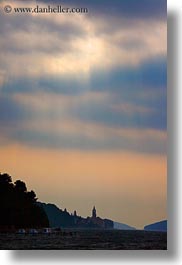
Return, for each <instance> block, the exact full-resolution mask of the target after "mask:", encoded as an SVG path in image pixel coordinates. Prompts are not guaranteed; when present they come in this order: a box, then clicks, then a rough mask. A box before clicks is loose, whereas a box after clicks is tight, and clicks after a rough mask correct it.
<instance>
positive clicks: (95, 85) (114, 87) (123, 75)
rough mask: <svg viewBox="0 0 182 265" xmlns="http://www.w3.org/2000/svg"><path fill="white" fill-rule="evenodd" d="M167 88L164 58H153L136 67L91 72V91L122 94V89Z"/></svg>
mask: <svg viewBox="0 0 182 265" xmlns="http://www.w3.org/2000/svg"><path fill="white" fill-rule="evenodd" d="M166 86H167V63H166V58H164V57H161V58H160V57H159V58H153V59H151V60H149V61H146V62H144V63H143V64H141V65H138V66H133V67H132V66H130V67H129V66H128V67H127V66H125V67H117V68H115V69H114V68H113V69H112V70H110V71H105V72H104V71H98V70H96V71H93V72H92V74H91V87H92V89H93V90H101V91H102V90H103V91H106V90H109V91H118V92H122V91H123V89H124V90H125V89H131V90H137V91H138V90H140V89H145V90H146V89H158V88H159V87H162V88H166Z"/></svg>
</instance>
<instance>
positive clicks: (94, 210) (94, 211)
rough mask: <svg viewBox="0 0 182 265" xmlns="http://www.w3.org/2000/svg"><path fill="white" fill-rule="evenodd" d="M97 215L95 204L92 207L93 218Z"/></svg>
mask: <svg viewBox="0 0 182 265" xmlns="http://www.w3.org/2000/svg"><path fill="white" fill-rule="evenodd" d="M96 217H97V212H96V209H95V206H94V207H93V209H92V218H96Z"/></svg>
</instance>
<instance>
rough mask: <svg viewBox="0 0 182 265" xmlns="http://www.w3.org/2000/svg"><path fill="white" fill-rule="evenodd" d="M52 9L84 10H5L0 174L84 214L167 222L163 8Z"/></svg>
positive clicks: (125, 3) (160, 4)
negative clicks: (8, 175)
mask: <svg viewBox="0 0 182 265" xmlns="http://www.w3.org/2000/svg"><path fill="white" fill-rule="evenodd" d="M5 4H7V1H2V2H1V3H0V9H1V10H3V7H4V6H5ZM8 4H10V5H11V6H12V7H13V8H14V7H35V6H36V5H37V4H38V5H39V6H41V7H46V6H47V5H48V4H49V1H46V0H44V1H43V0H42V1H26V2H25V1H8ZM57 4H61V5H62V6H63V7H84V8H88V11H89V12H88V13H86V14H79V13H77V14H75V13H73V14H70V13H69V14H63V13H61V14H58V13H57V14H56V13H54V14H53V13H52V14H49V13H46V14H45V13H44V14H41V13H38V14H35V13H26V14H22V13H21V14H15V13H13V12H12V13H10V14H6V13H4V12H2V11H1V16H0V34H1V40H0V51H1V53H0V170H1V172H7V173H9V174H10V175H11V176H12V177H13V180H14V181H15V180H16V179H21V180H23V181H25V182H26V184H27V187H28V189H33V190H34V191H35V192H36V194H37V197H38V198H39V200H40V201H43V202H51V203H55V204H56V205H57V206H58V207H60V208H62V209H64V208H65V207H66V208H67V210H68V211H70V212H73V211H74V210H75V209H76V210H77V212H78V214H79V215H82V216H84V217H86V216H89V215H90V214H91V209H92V207H93V205H95V206H96V208H97V213H98V215H99V216H100V217H102V218H105V217H107V218H110V219H112V220H114V221H117V222H122V223H126V224H128V225H132V226H135V227H137V228H143V226H144V225H146V224H149V223H152V222H156V221H160V220H163V219H166V218H167V213H166V209H167V202H166V200H167V155H166V142H167V107H166V101H167V99H166V98H167V76H166V75H167V73H166V70H167V13H166V12H167V11H166V1H165V0H153V1H151V0H139V1H134V0H120V1H119V0H113V1H108V0H106V1H99V2H98V1H94V0H93V1H89V0H85V1H82V0H78V1H77V0H76V1H73V0H67V1H58V0H54V1H51V6H53V5H57Z"/></svg>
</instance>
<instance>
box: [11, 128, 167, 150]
mask: <svg viewBox="0 0 182 265" xmlns="http://www.w3.org/2000/svg"><path fill="white" fill-rule="evenodd" d="M101 136H103V137H101ZM11 137H12V139H14V140H16V141H18V142H21V143H23V144H25V145H27V146H35V147H42V148H51V149H52V148H54V149H72V150H74V149H79V150H87V151H91V150H95V151H96V150H121V149H122V150H123V149H124V150H129V151H137V152H140V153H151V154H152V153H158V154H164V153H165V152H166V143H165V139H162V140H161V139H155V137H154V138H150V137H149V138H145V139H142V138H139V139H137V140H136V139H133V138H132V137H131V138H130V137H127V136H125V137H119V136H115V135H111V136H110V137H109V138H105V136H104V134H103V135H100V137H99V138H98V139H96V138H95V139H92V138H90V137H88V136H87V135H85V134H84V132H83V133H79V134H74V133H73V134H66V133H61V132H59V133H57V132H51V133H50V132H46V131H44V130H42V131H40V130H39V131H36V130H24V129H21V130H14V131H12V133H11Z"/></svg>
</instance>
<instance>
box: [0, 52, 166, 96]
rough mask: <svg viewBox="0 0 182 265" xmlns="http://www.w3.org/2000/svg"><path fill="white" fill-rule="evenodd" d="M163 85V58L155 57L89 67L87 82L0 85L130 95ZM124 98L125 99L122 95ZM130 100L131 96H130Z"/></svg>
mask: <svg viewBox="0 0 182 265" xmlns="http://www.w3.org/2000/svg"><path fill="white" fill-rule="evenodd" d="M166 87H167V64H166V58H164V57H161V58H160V57H159V58H156V59H152V60H150V61H146V62H144V63H143V64H141V65H138V66H135V67H132V66H130V67H127V66H126V67H117V68H113V69H111V70H108V71H107V70H106V71H103V70H100V71H99V70H93V71H92V72H91V74H90V80H89V83H87V84H86V83H85V82H84V81H82V80H81V78H80V77H79V76H78V77H77V78H74V77H73V76H71V75H70V76H68V77H65V76H60V77H54V78H53V77H49V76H46V77H44V78H43V77H42V78H40V79H35V78H34V79H28V78H27V79H17V80H12V81H9V82H7V83H5V84H4V85H3V88H2V89H3V91H4V92H6V93H15V92H24V93H26V92H35V91H39V90H40V91H45V92H50V93H51V92H53V93H58V94H68V95H72V94H77V93H82V92H83V93H84V92H85V91H87V90H91V91H100V92H110V93H118V94H122V95H125V94H126V96H127V97H130V96H131V98H132V94H133V95H134V96H135V95H136V93H139V92H141V91H143V92H146V91H149V92H150V91H153V90H158V89H163V92H164V95H165V90H166ZM126 99H127V98H126ZM132 99H133V100H134V98H132Z"/></svg>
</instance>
